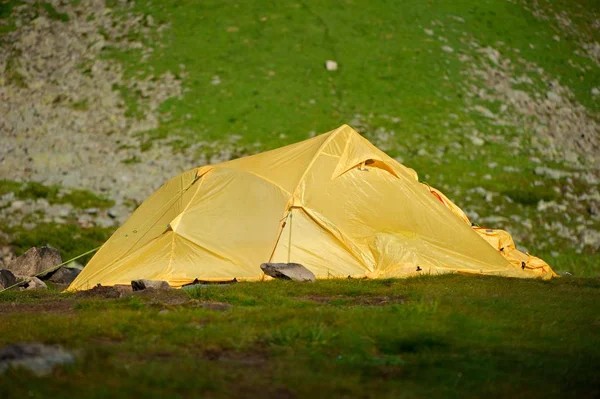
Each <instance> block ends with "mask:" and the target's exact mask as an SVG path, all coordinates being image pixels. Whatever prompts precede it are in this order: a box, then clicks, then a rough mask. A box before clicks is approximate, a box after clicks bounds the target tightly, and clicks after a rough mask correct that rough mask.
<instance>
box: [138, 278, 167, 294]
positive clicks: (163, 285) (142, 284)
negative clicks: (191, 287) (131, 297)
mask: <svg viewBox="0 0 600 399" xmlns="http://www.w3.org/2000/svg"><path fill="white" fill-rule="evenodd" d="M131 288H132V289H133V291H141V290H147V289H154V290H168V289H171V286H170V285H169V283H167V282H166V281H163V280H145V279H142V280H133V281H132V282H131Z"/></svg>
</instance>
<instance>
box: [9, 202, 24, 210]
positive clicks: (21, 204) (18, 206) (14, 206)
mask: <svg viewBox="0 0 600 399" xmlns="http://www.w3.org/2000/svg"><path fill="white" fill-rule="evenodd" d="M24 206H25V201H13V202H12V203H11V204H10V208H11V209H14V210H16V209H22V208H23V207H24Z"/></svg>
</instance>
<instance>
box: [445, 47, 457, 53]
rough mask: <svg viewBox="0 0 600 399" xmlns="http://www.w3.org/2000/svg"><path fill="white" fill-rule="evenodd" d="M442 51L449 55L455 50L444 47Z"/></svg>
mask: <svg viewBox="0 0 600 399" xmlns="http://www.w3.org/2000/svg"><path fill="white" fill-rule="evenodd" d="M442 50H444V51H445V52H447V53H453V52H454V49H453V48H452V47H450V46H442Z"/></svg>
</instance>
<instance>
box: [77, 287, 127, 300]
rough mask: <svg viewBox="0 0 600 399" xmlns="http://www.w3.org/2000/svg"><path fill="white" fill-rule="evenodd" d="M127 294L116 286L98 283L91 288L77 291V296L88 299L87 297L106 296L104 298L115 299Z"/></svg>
mask: <svg viewBox="0 0 600 399" xmlns="http://www.w3.org/2000/svg"><path fill="white" fill-rule="evenodd" d="M123 296H125V294H124V293H123V292H122V291H119V290H118V289H116V288H115V287H103V286H101V285H98V286H96V287H94V288H92V289H91V290H85V291H77V293H76V294H75V298H77V299H86V298H104V299H115V298H121V297H123Z"/></svg>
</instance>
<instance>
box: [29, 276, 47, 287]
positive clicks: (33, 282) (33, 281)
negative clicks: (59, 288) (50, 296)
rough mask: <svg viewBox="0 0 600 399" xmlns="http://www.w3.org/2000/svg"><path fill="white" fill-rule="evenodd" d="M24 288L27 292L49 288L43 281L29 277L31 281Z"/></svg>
mask: <svg viewBox="0 0 600 399" xmlns="http://www.w3.org/2000/svg"><path fill="white" fill-rule="evenodd" d="M23 287H24V288H25V289H26V290H47V289H48V286H47V285H46V283H44V282H43V281H42V280H40V279H39V278H37V277H29V281H27V282H26V283H25V284H24V285H23Z"/></svg>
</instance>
